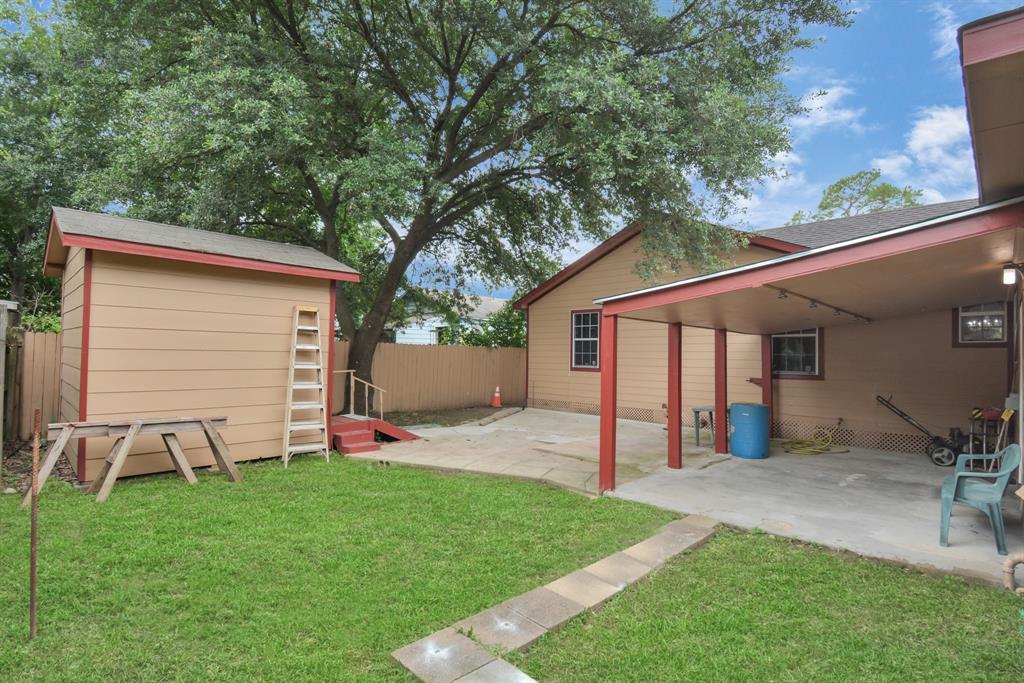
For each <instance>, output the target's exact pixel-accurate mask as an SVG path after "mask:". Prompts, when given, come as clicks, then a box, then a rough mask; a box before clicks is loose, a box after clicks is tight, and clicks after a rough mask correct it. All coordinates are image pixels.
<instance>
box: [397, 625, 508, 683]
mask: <svg viewBox="0 0 1024 683" xmlns="http://www.w3.org/2000/svg"><path fill="white" fill-rule="evenodd" d="M391 656H392V657H394V659H395V661H397V662H398V663H399V664H401V665H402V666H404V667H405V668H406V669H408V670H409V672H410V673H411V674H412V675H414V676H416V677H417V678H419V679H420V680H421V681H424V682H425V683H452V681H455V680H457V679H459V678H462V677H463V676H465V675H466V674H468V673H470V672H473V671H476V670H477V669H479V668H480V667H482V666H484V665H486V664H489V663H491V662H493V661H494V660H495V659H496V658H495V656H494V655H492V654H491V653H490V652H487V651H486V650H484V649H483V648H482V647H480V646H479V645H477V644H476V643H474V642H473V641H472V640H470V639H469V638H467V637H466V636H464V635H462V634H460V633H457V632H456V631H455V629H454V628H446V629H442V630H440V631H437V632H436V633H432V634H430V635H429V636H427V637H426V638H422V639H420V640H417V641H416V642H415V643H412V644H411V645H406V646H405V647H403V648H399V649H397V650H395V651H394V652H392V653H391Z"/></svg>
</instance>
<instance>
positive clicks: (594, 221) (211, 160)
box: [58, 0, 847, 379]
mask: <svg viewBox="0 0 1024 683" xmlns="http://www.w3.org/2000/svg"><path fill="white" fill-rule="evenodd" d="M846 21H847V16H846V14H845V12H844V10H843V9H842V8H841V7H840V6H839V4H838V0H683V1H681V2H675V3H665V2H655V1H654V0H594V1H589V2H584V1H581V0H519V1H517V2H511V1H505V0H466V1H464V2H457V1H454V0H433V1H416V0H334V1H327V0H262V1H260V0H220V1H214V0H199V1H197V2H189V3H168V2H164V1H163V0H123V1H113V2H112V1H111V0H70V1H69V2H67V3H66V5H65V6H64V8H63V17H62V24H61V25H60V28H59V31H58V34H59V33H65V34H66V35H69V36H70V35H73V36H74V37H75V39H76V41H79V40H81V41H84V42H85V43H87V44H90V45H91V46H92V51H91V54H90V56H89V58H88V59H85V60H79V61H78V62H77V63H75V64H72V65H69V67H68V68H70V69H72V71H78V70H80V71H82V72H83V73H84V72H90V71H91V72H100V73H101V74H103V75H104V77H102V78H101V77H92V78H90V79H83V82H84V84H85V85H84V86H83V87H86V88H87V87H89V85H90V84H95V83H103V84H108V83H109V82H110V80H111V79H113V80H114V81H116V86H115V87H109V86H106V85H105V86H104V87H103V88H101V89H96V90H94V91H93V92H91V93H90V97H92V98H95V99H96V100H97V101H102V102H104V103H106V104H107V105H108V106H109V110H110V118H109V120H108V122H107V128H106V129H105V131H104V136H105V137H106V138H109V139H110V140H111V141H112V144H113V147H114V152H113V159H112V162H111V163H110V164H108V165H107V167H106V168H105V169H103V171H102V172H100V173H96V174H93V175H92V176H91V177H90V181H89V183H88V184H86V185H85V186H84V188H82V190H81V192H80V195H79V196H80V198H81V200H82V201H87V202H89V203H91V204H95V203H96V199H97V198H98V197H100V198H102V200H103V201H104V202H118V203H120V204H121V205H123V206H124V207H125V209H126V210H127V211H128V212H129V213H131V214H134V215H140V216H144V217H148V218H153V219H159V220H166V221H170V222H177V223H185V224H189V225H195V226H197V227H204V228H208V229H220V230H231V231H235V232H240V233H242V234H251V235H258V236H264V237H267V236H269V237H271V238H273V239H278V240H286V241H294V242H297V243H305V244H309V245H312V246H315V247H316V248H318V249H320V250H322V251H323V252H324V253H326V254H328V255H330V256H332V257H335V258H340V259H342V260H347V261H350V262H351V263H352V265H354V266H356V267H357V268H359V269H360V270H362V271H363V273H364V277H365V282H364V283H363V284H361V285H359V286H351V285H349V286H345V287H343V288H341V291H340V295H339V297H338V308H337V316H338V322H339V324H340V328H341V331H342V333H343V334H344V336H345V337H347V338H348V339H350V340H351V341H352V347H351V353H350V356H349V366H350V368H352V369H354V370H355V371H356V373H357V374H358V375H359V376H361V377H364V378H367V379H369V376H370V365H371V362H372V358H373V353H374V350H375V348H376V345H377V343H378V341H379V340H380V338H381V334H382V332H383V330H384V328H385V325H386V323H387V320H388V317H389V315H390V314H391V313H392V310H393V307H394V305H395V300H396V295H397V294H399V293H400V291H401V290H402V287H403V285H404V284H405V283H406V278H407V277H408V273H409V270H410V266H412V265H413V264H414V262H418V263H433V264H435V266H436V267H437V269H438V270H440V271H444V272H448V273H451V274H454V276H455V277H456V278H468V277H474V278H482V279H484V280H486V281H490V282H501V283H511V284H517V285H524V284H527V283H529V282H530V281H531V280H534V279H536V277H537V276H538V274H539V272H541V271H543V270H545V269H546V268H548V267H549V266H550V264H551V263H552V260H553V259H554V258H555V257H556V256H557V254H558V253H559V251H561V250H562V249H564V248H565V246H566V245H567V244H570V243H572V242H573V241H574V240H579V239H593V238H598V237H602V236H604V235H606V234H607V233H608V231H609V230H610V229H612V228H614V227H615V226H617V225H621V224H623V223H624V222H627V221H633V220H638V221H641V223H642V224H643V226H644V231H643V236H644V237H643V241H644V245H645V249H646V253H647V258H646V259H645V261H644V263H643V270H644V272H647V273H650V272H654V271H660V270H664V269H666V268H674V267H676V266H678V265H680V264H681V263H682V262H684V261H687V262H690V263H694V264H697V265H704V266H707V265H710V264H711V263H713V262H714V260H715V258H716V256H717V254H719V253H721V252H722V250H723V249H724V248H727V247H729V246H731V245H732V244H734V243H735V241H736V239H737V238H736V236H735V235H734V233H732V232H730V231H728V230H726V229H724V228H722V227H720V223H721V220H722V219H723V218H725V217H726V216H727V215H728V214H729V212H730V211H731V209H732V207H733V201H734V200H735V199H736V198H737V197H739V196H742V195H743V194H744V193H745V192H746V191H747V188H748V187H749V186H750V184H751V183H752V182H753V181H755V180H757V179H759V178H763V177H765V176H766V175H768V174H770V173H771V163H770V162H771V159H772V158H773V157H775V156H776V155H778V154H780V153H782V152H784V151H785V150H787V149H788V147H789V138H788V130H787V126H786V121H787V119H788V118H789V117H790V116H792V115H793V114H795V113H797V112H798V111H799V104H798V102H797V101H796V100H795V99H794V98H792V97H791V96H789V95H788V94H787V92H786V90H785V88H784V87H783V86H782V84H781V82H780V77H781V75H782V74H783V73H784V71H785V70H786V68H787V66H788V64H789V61H790V59H791V55H792V53H793V51H794V50H796V49H798V48H802V47H807V46H809V45H810V43H811V41H810V40H808V39H807V38H806V37H805V31H806V30H807V27H809V26H813V25H842V24H844V23H845V22H846Z"/></svg>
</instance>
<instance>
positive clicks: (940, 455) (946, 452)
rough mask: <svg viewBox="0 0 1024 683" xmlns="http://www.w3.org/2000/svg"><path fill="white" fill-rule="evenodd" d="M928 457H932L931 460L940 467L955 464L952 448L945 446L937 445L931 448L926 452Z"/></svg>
mask: <svg viewBox="0 0 1024 683" xmlns="http://www.w3.org/2000/svg"><path fill="white" fill-rule="evenodd" d="M928 457H929V458H931V459H932V462H933V463H935V464H936V465H938V466H940V467H952V466H953V465H955V464H956V453H954V452H953V449H951V448H946V447H945V446H939V447H938V448H935V449H933V450H932V452H931V453H929V454H928Z"/></svg>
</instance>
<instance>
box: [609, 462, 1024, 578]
mask: <svg viewBox="0 0 1024 683" xmlns="http://www.w3.org/2000/svg"><path fill="white" fill-rule="evenodd" d="M951 471H952V468H945V467H937V466H936V465H933V464H932V463H931V462H930V461H929V460H928V458H927V457H925V456H924V455H910V454H897V453H890V452H887V451H878V450H872V449H865V448H851V449H850V452H849V453H837V454H826V455H814V456H809V455H794V454H790V453H785V452H784V451H781V450H779V449H777V448H773V449H772V451H771V455H770V457H768V458H766V459H764V460H743V459H741V458H730V459H728V460H724V461H722V462H719V463H717V464H713V465H710V466H708V467H704V468H699V467H690V468H687V467H684V468H683V469H682V470H667V469H663V470H661V471H660V472H658V473H656V474H653V475H651V476H649V477H646V478H644V479H639V480H634V481H631V482H627V483H625V484H623V485H621V486H619V487H618V489H617V490H616V491H615V493H614V494H613V495H615V496H618V497H621V498H626V499H629V500H634V501H639V502H643V503H648V504H651V505H656V506H658V507H661V508H665V509H669V510H673V511H676V512H683V513H687V514H700V515H708V516H710V517H714V518H716V519H719V520H721V521H723V522H725V523H727V524H732V525H735V526H738V527H742V528H746V529H753V528H760V529H763V530H765V531H768V532H770V533H775V534H779V535H782V536H790V537H794V538H798V539H801V540H805V541H811V542H814V543H820V544H822V545H825V546H829V547H832V548H838V549H843V550H849V551H853V552H855V553H858V554H860V555H865V556H869V557H875V558H880V559H883V560H890V561H894V562H897V563H900V564H904V565H910V566H915V567H918V568H921V569H925V570H929V569H936V570H939V571H943V572H949V573H955V574H960V575H963V576H967V577H972V578H978V579H982V580H984V581H986V582H990V583H999V582H1001V580H1002V562H1003V560H1004V559H1005V558H1004V557H1003V556H1001V555H999V554H998V553H997V552H996V548H995V541H994V539H993V535H992V529H991V528H990V527H989V524H988V520H987V519H986V518H985V516H984V515H982V514H981V513H979V512H978V511H976V510H973V509H972V508H967V507H964V506H961V505H957V506H954V509H953V517H952V520H951V523H950V536H949V543H950V545H949V547H948V548H943V547H942V546H940V545H939V488H940V486H941V484H942V480H943V478H944V477H945V476H946V475H948V474H949V473H950V472H951ZM1011 488H1012V487H1011ZM1003 514H1004V517H1005V520H1006V533H1007V543H1008V546H1009V551H1010V553H1014V552H1022V551H1024V539H1022V536H1024V534H1022V533H1021V514H1020V506H1019V504H1018V501H1017V499H1016V497H1015V496H1013V494H1012V493H1009V492H1007V495H1006V497H1005V498H1004V500H1003ZM687 519H692V518H687ZM683 522H686V520H685V519H684V520H682V521H681V522H679V524H682V523H683ZM1022 573H1024V572H1022V571H1021V570H1019V569H1018V582H1020V581H1022V580H1024V576H1020V574H1022Z"/></svg>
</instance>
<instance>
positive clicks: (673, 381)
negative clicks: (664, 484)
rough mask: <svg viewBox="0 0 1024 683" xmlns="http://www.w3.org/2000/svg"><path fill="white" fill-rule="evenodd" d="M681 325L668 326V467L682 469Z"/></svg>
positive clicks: (671, 324)
mask: <svg viewBox="0 0 1024 683" xmlns="http://www.w3.org/2000/svg"><path fill="white" fill-rule="evenodd" d="M682 357H683V325H682V323H669V325H668V401H667V402H666V405H667V406H668V466H669V467H670V468H671V469H674V470H678V469H682V467H683V381H682V369H683V368H682Z"/></svg>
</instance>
